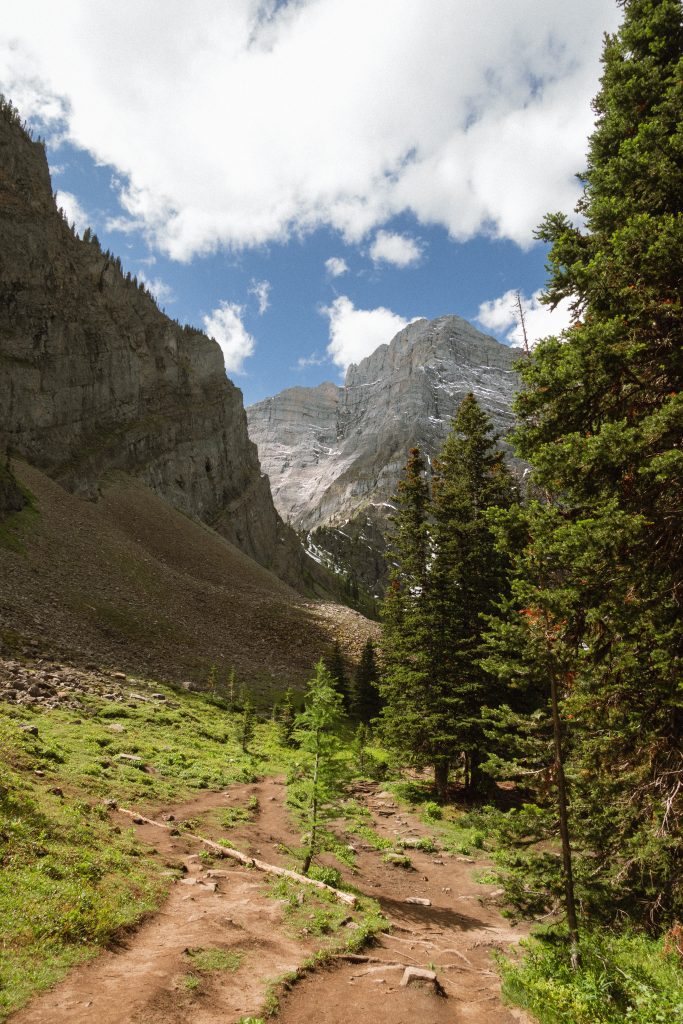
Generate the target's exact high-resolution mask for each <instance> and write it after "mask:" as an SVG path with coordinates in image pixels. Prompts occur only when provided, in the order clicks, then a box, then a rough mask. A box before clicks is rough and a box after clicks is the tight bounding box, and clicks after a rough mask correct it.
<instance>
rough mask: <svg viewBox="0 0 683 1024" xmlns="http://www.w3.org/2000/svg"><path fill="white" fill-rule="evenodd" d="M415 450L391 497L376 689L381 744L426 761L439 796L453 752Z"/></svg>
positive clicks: (421, 470)
mask: <svg viewBox="0 0 683 1024" xmlns="http://www.w3.org/2000/svg"><path fill="white" fill-rule="evenodd" d="M425 473H426V466H425V462H424V459H423V458H422V454H421V452H420V450H419V449H418V448H413V449H411V451H410V453H409V456H408V462H407V463H406V467H405V472H404V475H403V478H402V479H401V481H400V482H399V485H398V493H397V495H396V506H397V511H396V515H395V516H394V517H393V534H392V536H391V538H390V547H389V558H390V563H391V564H390V570H389V586H388V588H387V593H386V597H385V599H384V603H383V606H382V624H383V635H382V661H383V665H384V669H383V672H382V678H381V680H380V692H381V695H382V698H383V700H384V708H383V710H382V734H383V737H384V741H385V742H386V743H387V745H388V746H389V747H391V748H393V749H394V750H396V751H398V752H399V753H400V754H401V755H403V756H404V757H406V758H407V759H408V760H409V761H410V762H411V763H412V764H414V765H416V766H418V767H424V766H426V765H430V766H432V767H433V769H434V782H435V786H436V789H437V792H438V794H439V795H440V796H441V797H445V795H446V790H447V786H448V772H449V768H450V764H451V762H452V759H453V756H454V750H453V746H452V744H451V742H450V739H449V738H448V736H447V731H448V726H449V722H450V716H449V709H448V706H447V705H446V704H445V703H444V700H443V696H444V694H443V690H442V686H441V677H440V675H439V665H438V663H437V662H436V660H435V659H434V648H433V644H432V635H433V628H432V620H431V617H430V611H431V609H430V601H429V561H430V551H431V540H430V534H429V508H430V506H429V501H430V496H429V487H428V485H427V482H426V479H425Z"/></svg>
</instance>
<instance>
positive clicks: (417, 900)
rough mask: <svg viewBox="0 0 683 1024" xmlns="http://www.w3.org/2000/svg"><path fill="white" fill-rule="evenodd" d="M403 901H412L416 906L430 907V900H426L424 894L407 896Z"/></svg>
mask: <svg viewBox="0 0 683 1024" xmlns="http://www.w3.org/2000/svg"><path fill="white" fill-rule="evenodd" d="M403 902H404V903H412V904H413V906H416V907H431V905H432V901H431V900H428V899H427V898H426V897H425V896H409V897H408V899H406V900H404V901H403Z"/></svg>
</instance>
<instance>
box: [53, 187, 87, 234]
mask: <svg viewBox="0 0 683 1024" xmlns="http://www.w3.org/2000/svg"><path fill="white" fill-rule="evenodd" d="M55 202H56V203H57V206H58V207H60V206H61V208H62V209H63V210H64V215H65V217H66V219H67V220H68V222H69V224H73V225H74V227H75V228H76V231H77V233H78V234H79V235H82V234H83V232H84V231H85V229H86V228H87V227H88V226H89V225H90V218H89V217H88V214H87V213H86V212H85V210H84V209H83V207H82V206H81V204H80V203H79V201H78V199H76V196H75V195H74V194H73V192H57V193H56V195H55Z"/></svg>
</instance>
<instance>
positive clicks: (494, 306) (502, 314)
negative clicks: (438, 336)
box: [476, 288, 572, 348]
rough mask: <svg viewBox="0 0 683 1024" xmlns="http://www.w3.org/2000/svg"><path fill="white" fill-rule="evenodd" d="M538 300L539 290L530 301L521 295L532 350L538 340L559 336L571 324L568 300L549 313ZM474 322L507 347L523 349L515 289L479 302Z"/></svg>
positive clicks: (548, 309)
mask: <svg viewBox="0 0 683 1024" xmlns="http://www.w3.org/2000/svg"><path fill="white" fill-rule="evenodd" d="M540 297H541V290H540V289H539V290H538V291H536V292H534V293H533V295H532V296H531V297H530V298H527V296H526V295H524V294H520V299H521V303H522V310H523V313H524V324H525V326H526V333H527V338H528V340H529V345H530V346H531V347H532V348H533V346H534V345H535V344H536V342H538V341H540V339H541V338H547V337H548V336H549V335H551V334H559V333H560V332H561V331H563V330H564V329H565V328H566V327H569V326H570V324H571V323H572V316H571V312H570V310H569V305H570V300H569V299H563V300H562V302H560V303H559V304H558V305H557V307H556V308H555V309H554V310H551V309H550V307H549V306H544V305H542V304H541V302H540ZM476 319H477V321H478V322H479V323H480V324H481V325H482V327H486V328H487V330H489V331H493V333H494V334H497V335H498V336H499V337H501V338H505V340H506V341H507V342H508V343H509V344H510V345H514V346H515V347H522V346H523V344H524V335H523V331H522V325H521V323H520V321H519V312H518V308H517V293H516V292H515V291H514V289H512V288H511V289H510V291H508V292H505V294H504V295H501V296H500V297H499V298H497V299H491V300H490V301H489V302H482V304H481V305H480V307H479V312H478V313H477V316H476Z"/></svg>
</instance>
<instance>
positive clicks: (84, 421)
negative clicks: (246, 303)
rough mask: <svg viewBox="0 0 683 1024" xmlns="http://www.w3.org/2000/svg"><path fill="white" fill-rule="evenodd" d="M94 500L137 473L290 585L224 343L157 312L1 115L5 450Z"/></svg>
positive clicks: (0, 368) (293, 575)
mask: <svg viewBox="0 0 683 1024" xmlns="http://www.w3.org/2000/svg"><path fill="white" fill-rule="evenodd" d="M7 449H9V450H11V451H12V452H14V453H16V454H17V455H21V456H23V457H24V458H25V459H26V460H27V461H29V462H31V463H33V464H35V465H36V466H39V467H40V468H41V469H43V470H45V471H47V472H48V473H49V474H50V476H52V477H53V478H54V479H55V480H57V481H59V482H60V483H61V484H62V485H63V486H64V487H65V488H67V489H68V490H70V491H72V492H75V493H77V494H81V495H83V496H86V497H89V498H96V497H97V495H98V492H99V489H100V487H101V486H102V483H103V481H104V479H105V478H106V474H107V473H108V472H110V471H112V470H123V471H126V472H128V473H130V474H133V475H135V476H136V477H139V478H140V479H142V480H143V481H144V482H145V483H146V484H147V485H148V486H149V487H151V488H152V490H154V491H155V492H156V493H158V494H159V495H160V496H162V497H163V498H165V499H166V500H168V501H169V502H171V503H172V504H173V505H174V506H175V507H176V508H178V509H180V510H181V511H183V512H185V513H187V514H188V515H190V516H193V517H196V518H199V519H201V520H203V521H204V522H206V523H209V524H210V525H212V526H213V527H214V528H215V529H217V530H218V531H219V532H221V533H222V534H223V535H224V536H225V537H227V538H228V539H229V540H231V541H232V542H233V543H235V544H236V545H237V546H238V547H239V548H241V549H242V550H243V551H244V552H246V553H247V554H249V555H251V556H252V557H253V558H255V559H256V560H257V561H259V562H260V563H261V564H262V565H264V566H266V567H268V568H271V569H273V570H274V571H276V572H277V573H278V574H279V575H280V576H282V577H283V578H285V579H287V580H288V581H290V582H293V583H299V582H300V580H301V557H302V556H301V551H300V548H299V546H298V543H297V541H296V538H295V537H294V536H293V534H292V533H291V531H290V530H289V529H288V528H287V527H285V526H284V524H283V523H282V521H281V520H280V518H279V516H278V514H277V512H276V511H275V508H274V506H273V502H272V499H271V495H270V488H269V484H268V479H267V477H266V476H265V475H263V474H262V472H261V469H260V466H259V461H258V455H257V452H256V447H255V445H254V444H252V443H251V441H250V440H249V438H248V435H247V424H246V417H245V413H244V407H243V404H242V394H241V392H240V391H239V390H238V389H237V388H236V387H235V386H234V385H233V384H232V383H231V382H230V381H229V380H228V379H227V378H226V376H225V370H224V366H223V358H222V355H221V351H220V349H219V347H218V345H217V344H216V343H215V342H214V341H212V340H210V339H209V338H207V337H206V336H205V335H203V334H201V333H200V332H198V331H196V330H194V329H188V328H183V327H181V326H179V325H178V324H177V323H175V322H173V321H171V320H170V319H169V318H168V317H166V316H165V315H164V314H163V313H161V312H160V310H159V309H158V308H157V306H156V304H155V302H154V300H153V299H152V298H151V296H150V295H149V294H147V293H146V292H145V291H144V290H143V289H141V288H139V287H138V286H137V284H136V283H135V281H132V280H131V279H130V275H124V274H123V273H122V272H121V269H120V263H119V262H118V261H117V260H115V259H114V258H113V257H111V256H110V255H109V254H104V253H102V252H101V250H100V247H99V244H98V242H97V240H96V239H94V240H91V241H82V240H81V239H79V238H78V237H76V236H75V235H74V233H73V232H72V230H71V229H70V227H69V225H68V224H67V223H66V221H65V220H64V219H63V217H62V216H61V214H60V212H59V211H58V210H57V208H56V205H55V201H54V198H53V195H52V189H51V183H50V177H49V173H48V167H47V162H46V158H45V152H44V149H43V146H42V145H41V144H40V143H36V142H34V141H32V140H31V139H30V138H29V136H28V135H27V134H26V133H25V132H24V131H23V130H22V128H21V126H20V125H19V123H18V119H17V117H16V115H15V114H14V112H13V111H12V109H11V108H8V107H6V106H4V107H3V108H2V110H1V111H0V454H2V455H4V452H5V451H6V450H7Z"/></svg>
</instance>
